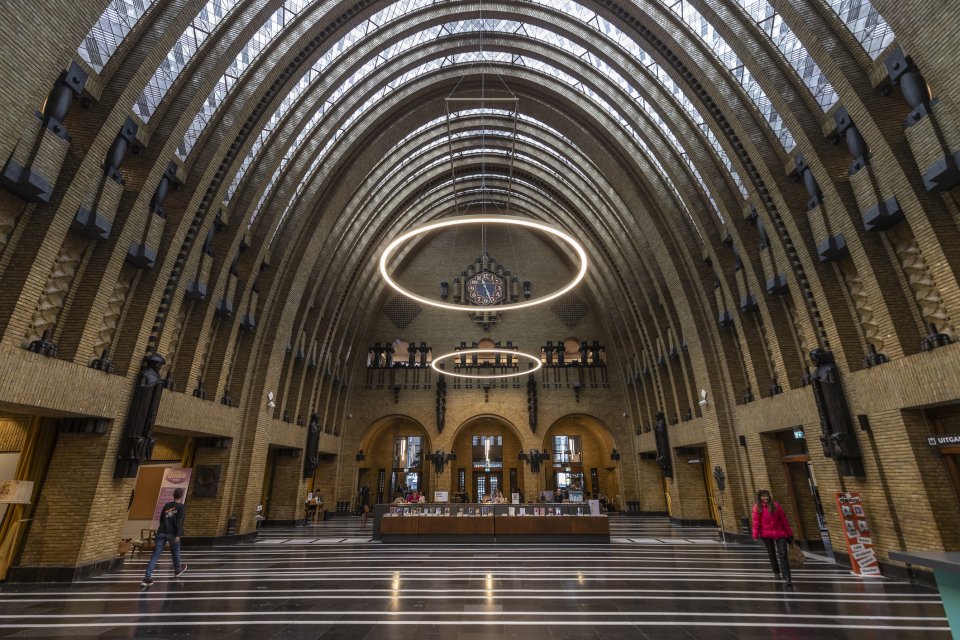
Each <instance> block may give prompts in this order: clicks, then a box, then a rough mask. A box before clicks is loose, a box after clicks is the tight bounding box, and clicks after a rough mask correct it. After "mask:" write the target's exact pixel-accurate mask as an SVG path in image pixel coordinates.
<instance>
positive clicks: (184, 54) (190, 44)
mask: <svg viewBox="0 0 960 640" xmlns="http://www.w3.org/2000/svg"><path fill="white" fill-rule="evenodd" d="M239 2H240V0H208V1H207V4H206V5H204V7H203V9H201V10H200V13H198V14H197V17H196V18H194V19H193V22H192V23H191V24H190V26H189V27H187V30H186V31H184V32H183V34H182V35H181V36H180V38H179V39H177V42H176V43H175V44H174V45H173V48H171V49H170V52H169V53H168V54H167V57H166V59H165V60H164V61H163V62H161V63H160V66H159V67H157V70H156V71H155V72H154V74H153V77H152V78H150V81H149V82H147V86H146V87H145V88H144V90H143V93H141V94H140V97H139V98H137V101H136V103H135V104H134V106H133V110H134V112H135V113H136V114H137V115H138V116H140V118H141V119H142V120H143V121H144V122H148V121H149V120H150V116H152V115H153V113H154V112H155V111H156V110H157V107H158V106H159V105H160V102H161V101H162V100H163V97H164V96H165V95H167V91H169V90H170V87H172V86H173V83H174V82H176V80H177V77H178V76H179V75H180V72H181V71H183V70H184V68H186V66H187V65H188V64H189V63H190V60H191V58H193V55H194V54H195V53H196V52H197V51H198V50H199V49H200V47H201V46H203V43H204V42H206V40H207V38H209V37H210V34H212V33H213V32H214V30H216V28H217V25H219V24H220V22H221V21H222V20H223V19H224V17H226V15H227V14H228V13H230V10H231V9H233V7H234V6H235V5H237V4H238V3H239Z"/></svg>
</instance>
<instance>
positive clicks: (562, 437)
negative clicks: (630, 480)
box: [543, 414, 623, 509]
mask: <svg viewBox="0 0 960 640" xmlns="http://www.w3.org/2000/svg"><path fill="white" fill-rule="evenodd" d="M543 448H544V451H547V452H549V453H550V454H551V455H550V459H549V461H548V462H546V463H545V465H544V487H545V488H544V491H547V492H551V491H552V492H553V494H552V497H553V498H554V499H556V498H557V497H560V496H562V497H563V498H569V496H570V493H571V492H574V495H575V496H576V492H578V491H580V492H582V493H583V499H599V500H601V502H602V503H603V504H604V505H605V506H609V508H611V509H620V508H622V506H623V499H622V495H621V494H622V491H621V482H620V459H619V453H618V452H617V451H618V450H617V447H616V442H615V441H614V439H613V436H612V435H611V434H610V430H609V429H608V428H607V426H606V425H605V424H603V423H602V422H601V421H600V420H598V419H596V418H594V417H592V416H588V415H582V414H576V415H568V416H564V417H562V418H560V419H559V420H557V421H556V422H554V423H553V424H552V425H551V426H550V428H549V429H547V431H546V433H545V434H544V437H543ZM546 497H547V498H550V497H551V495H547V496H546Z"/></svg>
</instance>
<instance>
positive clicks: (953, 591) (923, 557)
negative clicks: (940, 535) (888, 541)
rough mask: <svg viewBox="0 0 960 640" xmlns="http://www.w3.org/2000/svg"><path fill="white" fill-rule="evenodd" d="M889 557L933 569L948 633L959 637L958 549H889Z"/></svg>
mask: <svg viewBox="0 0 960 640" xmlns="http://www.w3.org/2000/svg"><path fill="white" fill-rule="evenodd" d="M890 559H891V560H896V561H898V562H905V563H906V564H915V565H918V566H921V567H929V568H930V569H933V576H934V577H935V578H936V579H937V588H938V589H940V597H941V598H942V599H943V609H944V611H946V613H947V621H948V622H949V623H950V633H951V635H952V636H953V637H954V638H960V551H891V552H890Z"/></svg>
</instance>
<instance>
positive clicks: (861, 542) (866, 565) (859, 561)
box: [836, 492, 880, 577]
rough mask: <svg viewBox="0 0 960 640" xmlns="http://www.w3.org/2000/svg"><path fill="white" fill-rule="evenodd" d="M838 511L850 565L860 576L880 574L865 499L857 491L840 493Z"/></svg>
mask: <svg viewBox="0 0 960 640" xmlns="http://www.w3.org/2000/svg"><path fill="white" fill-rule="evenodd" d="M836 496H837V512H838V513H839V514H840V524H841V525H843V532H844V538H846V540H847V552H848V553H849V554H850V567H851V568H852V569H853V572H854V573H855V574H857V575H859V576H875V577H876V576H880V563H879V562H878V561H877V554H876V552H875V551H874V550H873V536H871V535H870V526H869V525H868V524H867V514H866V511H864V509H863V501H862V500H861V499H860V494H859V493H857V492H851V493H838V494H836Z"/></svg>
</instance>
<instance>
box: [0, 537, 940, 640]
mask: <svg viewBox="0 0 960 640" xmlns="http://www.w3.org/2000/svg"><path fill="white" fill-rule="evenodd" d="M627 520H629V522H627ZM611 524H612V525H613V526H612V529H613V531H614V534H613V538H614V539H613V541H612V542H611V544H609V545H576V544H550V545H542V544H541V545H538V544H509V545H508V544H501V545H495V544H490V545H477V544H473V545H470V544H443V545H441V544H432V545H389V544H379V543H374V542H371V541H370V537H369V532H368V531H366V532H365V531H361V530H360V521H359V519H354V518H339V519H337V518H335V519H333V520H329V521H327V522H323V523H317V524H312V525H308V526H306V527H296V528H289V529H265V530H263V531H262V533H261V536H260V539H259V540H258V541H257V542H255V543H252V544H245V545H240V546H224V547H218V548H213V549H202V550H199V549H198V550H186V551H185V552H184V559H185V561H186V562H188V563H189V565H190V568H189V570H188V571H187V572H186V573H185V574H184V575H183V576H182V577H181V578H180V579H174V578H173V576H172V571H171V569H170V565H169V562H170V561H169V555H165V556H164V558H163V562H162V565H161V568H160V569H158V571H157V572H156V574H155V576H154V577H155V578H156V580H157V583H156V584H155V585H154V586H153V587H151V588H149V589H147V590H143V589H141V588H140V587H139V582H140V578H141V577H142V575H143V570H144V566H145V565H146V558H144V559H142V560H130V559H128V560H127V562H126V565H125V566H124V568H123V570H121V571H119V572H116V573H113V574H109V575H105V576H101V577H98V578H95V579H91V580H88V581H86V582H83V583H79V584H75V585H69V586H67V585H50V586H38V585H28V584H21V585H14V584H7V585H3V587H2V590H0V593H2V595H0V637H10V638H37V637H45V638H68V637H69V638H72V637H102V638H131V637H136V638H276V639H281V638H294V639H298V638H323V639H324V640H329V639H331V638H351V639H353V638H365V639H368V640H374V639H381V638H403V639H414V638H430V639H431V640H432V639H434V638H436V639H437V640H439V639H441V638H442V639H443V640H450V639H454V640H455V639H457V638H463V639H465V640H466V639H471V638H477V639H479V638H522V639H523V640H540V639H556V640H562V639H580V638H587V639H591V640H596V639H600V638H650V639H654V640H659V639H668V640H669V639H674V638H683V639H685V640H690V639H691V638H721V639H726V640H737V639H738V638H777V639H785V638H825V639H830V638H857V639H858V640H863V639H865V638H869V639H872V638H889V639H897V640H899V639H907V638H924V639H927V638H929V639H934V640H936V639H943V640H947V639H948V638H950V633H949V630H948V628H947V622H946V618H945V617H944V613H943V607H942V605H941V602H940V598H939V596H938V595H937V593H936V592H935V591H934V590H929V589H923V588H920V587H915V586H912V585H910V584H908V583H905V582H900V581H895V580H862V579H859V578H857V577H855V576H852V575H850V574H849V573H848V572H846V571H844V570H842V569H840V568H838V567H836V566H834V565H830V564H827V563H825V562H819V561H816V560H810V561H808V563H807V565H806V566H805V567H804V568H803V569H800V570H797V571H795V573H794V584H795V587H794V589H793V590H789V589H786V588H785V587H784V586H783V585H781V584H780V583H778V582H777V581H775V580H774V578H773V575H772V574H771V572H770V568H769V564H768V562H767V558H766V553H765V552H764V551H763V549H762V548H760V547H759V546H754V545H738V544H727V545H726V546H724V545H722V544H720V543H719V542H718V541H717V539H716V532H715V530H712V529H706V528H695V527H671V526H670V525H669V523H667V522H666V520H665V519H654V518H629V519H628V518H623V519H616V520H615V521H614V522H612V523H611Z"/></svg>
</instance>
